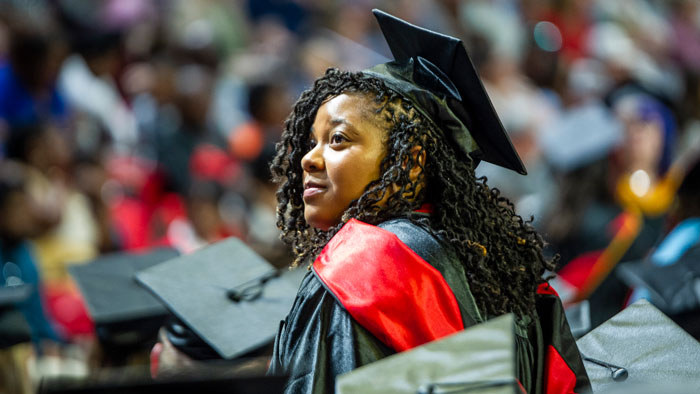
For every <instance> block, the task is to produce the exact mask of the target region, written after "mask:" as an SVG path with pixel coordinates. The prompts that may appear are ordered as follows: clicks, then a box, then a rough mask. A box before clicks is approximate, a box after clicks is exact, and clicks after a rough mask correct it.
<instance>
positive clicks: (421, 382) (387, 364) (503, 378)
mask: <svg viewBox="0 0 700 394" xmlns="http://www.w3.org/2000/svg"><path fill="white" fill-rule="evenodd" d="M336 392H337V393H340V394H351V393H362V394H372V393H377V394H379V393H412V394H413V393H438V392H459V393H470V392H473V393H516V392H521V391H520V390H519V388H518V382H517V378H516V376H515V334H514V320H513V315H511V314H508V315H504V316H500V317H497V318H495V319H491V320H489V321H487V322H484V323H481V324H479V325H476V326H473V327H470V328H468V329H466V330H464V331H461V332H459V333H457V334H454V335H450V336H448V337H446V338H444V339H441V340H438V341H434V342H430V343H428V344H425V345H423V346H419V347H416V348H414V349H412V350H409V351H406V352H403V353H399V354H395V355H393V356H390V357H387V358H385V359H383V360H379V361H377V362H374V363H372V364H369V365H366V366H363V367H360V368H358V369H356V370H354V371H352V372H349V373H347V374H344V375H341V376H340V377H339V378H338V379H337V381H336Z"/></svg>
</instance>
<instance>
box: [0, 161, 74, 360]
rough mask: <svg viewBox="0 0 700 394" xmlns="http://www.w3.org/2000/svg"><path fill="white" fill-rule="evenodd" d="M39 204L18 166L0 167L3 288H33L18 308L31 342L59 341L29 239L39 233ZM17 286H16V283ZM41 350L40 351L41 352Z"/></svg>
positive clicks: (8, 163)
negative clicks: (48, 310) (50, 317)
mask: <svg viewBox="0 0 700 394" xmlns="http://www.w3.org/2000/svg"><path fill="white" fill-rule="evenodd" d="M37 219H38V215H37V212H36V204H35V201H34V200H33V198H32V196H31V195H30V194H29V193H28V192H27V190H26V173H25V172H24V170H23V168H22V167H21V166H19V165H17V164H16V163H12V162H4V163H2V165H0V259H1V260H2V283H1V284H2V285H3V286H9V285H13V283H14V282H13V281H20V282H21V283H26V284H31V285H33V289H32V295H31V296H30V297H29V299H27V300H26V301H24V302H23V303H22V304H20V305H19V309H20V310H21V311H22V312H23V314H24V316H25V318H26V319H27V322H28V323H29V326H30V327H31V333H32V342H34V344H35V345H36V346H39V345H40V344H41V342H42V341H43V340H49V341H59V340H61V337H60V336H59V334H58V333H57V332H56V330H55V329H54V327H53V325H52V324H51V321H50V319H49V317H48V315H47V311H46V305H45V304H44V299H43V296H42V291H43V288H42V284H43V282H42V277H41V275H40V270H39V266H38V263H37V260H36V258H35V257H34V250H33V247H32V245H31V243H30V242H29V239H30V238H32V237H34V236H36V235H37V234H38V233H39V231H40V224H39V221H38V220H37ZM14 284H17V283H14ZM39 350H40V349H39Z"/></svg>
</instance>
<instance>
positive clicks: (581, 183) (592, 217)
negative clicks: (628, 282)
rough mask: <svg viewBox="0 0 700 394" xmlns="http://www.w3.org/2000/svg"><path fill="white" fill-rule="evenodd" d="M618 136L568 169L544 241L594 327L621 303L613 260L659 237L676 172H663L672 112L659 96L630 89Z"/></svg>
mask: <svg viewBox="0 0 700 394" xmlns="http://www.w3.org/2000/svg"><path fill="white" fill-rule="evenodd" d="M613 109H614V113H615V115H616V117H617V118H618V119H619V121H620V122H621V124H622V139H621V140H620V142H619V145H618V146H617V147H616V148H615V149H613V150H612V151H611V152H610V153H609V154H608V155H607V156H605V157H603V158H601V159H599V160H596V161H594V162H592V163H589V164H587V165H583V166H581V167H580V168H579V169H577V170H575V171H571V172H570V173H569V174H567V175H566V177H565V179H564V182H563V186H562V194H561V195H560V199H561V200H560V203H559V204H558V207H559V208H557V209H555V210H554V211H553V212H552V216H551V220H550V222H549V226H548V234H547V235H548V239H549V240H550V242H552V243H553V245H554V248H555V250H556V251H557V252H559V253H560V255H561V269H560V271H559V275H560V277H561V278H562V279H564V280H565V281H566V282H567V283H568V284H569V285H572V286H573V287H574V288H575V290H574V292H575V296H574V297H573V299H572V300H571V301H579V300H582V299H588V300H589V302H590V308H591V324H592V327H595V326H597V325H599V324H600V323H602V322H603V321H605V320H607V319H608V318H610V317H612V316H613V315H614V314H615V313H617V312H618V311H619V310H620V309H621V308H623V307H624V305H625V301H626V299H627V296H628V288H627V287H626V286H625V285H624V284H623V283H622V282H621V281H620V280H619V279H618V278H617V276H616V275H611V272H613V271H614V270H615V266H616V264H617V263H618V262H620V261H624V260H634V259H640V258H642V257H644V256H645V255H646V254H647V253H648V252H649V250H650V249H651V247H652V246H653V245H654V244H655V243H656V242H657V241H658V239H659V237H660V235H661V233H662V231H663V225H664V220H665V214H666V213H667V212H668V210H669V208H670V206H671V203H672V201H673V197H674V195H675V192H676V188H677V187H678V184H679V174H678V172H677V171H676V170H669V168H670V160H671V158H672V156H671V154H672V149H673V146H674V141H675V123H674V120H673V118H672V115H671V114H670V112H669V111H668V109H667V108H666V107H664V106H663V104H661V103H660V102H659V101H658V100H656V99H654V98H652V97H651V96H647V95H640V94H630V95H626V96H623V97H621V98H619V101H618V102H616V103H615V106H614V107H613Z"/></svg>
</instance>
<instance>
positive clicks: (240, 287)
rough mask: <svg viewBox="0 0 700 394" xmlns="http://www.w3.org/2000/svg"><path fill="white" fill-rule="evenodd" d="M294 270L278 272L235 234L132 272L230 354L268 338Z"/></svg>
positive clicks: (282, 311) (294, 282)
mask: <svg viewBox="0 0 700 394" xmlns="http://www.w3.org/2000/svg"><path fill="white" fill-rule="evenodd" d="M297 271H298V270H297ZM298 276H299V273H298V272H296V271H293V272H288V273H285V274H284V275H282V274H281V273H280V271H278V270H277V269H275V267H273V266H272V265H271V264H270V263H268V262H267V261H265V260H264V259H263V258H262V257H260V256H259V255H257V254H256V253H255V252H254V251H253V250H252V249H250V248H249V247H248V246H247V245H245V244H244V243H243V242H242V241H241V240H239V239H237V238H228V239H226V240H223V241H220V242H217V243H215V244H212V245H209V246H207V247H205V248H203V249H200V250H198V251H196V252H194V253H192V254H189V255H185V256H181V257H179V258H176V259H173V260H170V261H167V262H165V263H163V264H160V265H157V266H155V267H152V268H149V269H147V270H144V271H141V272H139V273H138V274H137V275H136V278H137V280H138V281H139V282H140V283H141V284H142V285H144V286H145V287H146V288H148V289H149V290H150V291H151V292H153V294H155V295H156V296H157V297H158V298H159V299H161V300H162V301H163V302H164V303H165V304H166V306H167V307H168V309H169V310H170V311H171V312H172V313H173V314H175V315H176V316H177V317H178V318H179V319H180V320H181V321H182V322H184V324H185V325H186V326H187V327H188V328H189V329H190V330H192V331H193V332H194V333H195V334H196V335H197V336H198V337H199V338H201V339H202V340H203V341H204V342H205V343H207V344H208V345H209V346H211V347H212V348H213V349H214V350H215V351H216V352H217V353H218V354H219V356H221V358H224V359H228V360H230V359H233V358H236V357H238V356H241V355H244V354H246V353H249V352H251V351H254V350H256V349H259V348H260V347H261V346H263V345H265V344H267V343H269V342H270V341H271V340H272V339H273V338H274V336H275V334H276V331H277V328H278V327H279V323H280V321H281V320H282V319H284V318H285V316H286V315H287V313H288V312H289V310H290V309H291V307H292V303H293V302H294V298H295V297H296V292H297V288H298V285H299V282H300V281H301V280H300V278H298Z"/></svg>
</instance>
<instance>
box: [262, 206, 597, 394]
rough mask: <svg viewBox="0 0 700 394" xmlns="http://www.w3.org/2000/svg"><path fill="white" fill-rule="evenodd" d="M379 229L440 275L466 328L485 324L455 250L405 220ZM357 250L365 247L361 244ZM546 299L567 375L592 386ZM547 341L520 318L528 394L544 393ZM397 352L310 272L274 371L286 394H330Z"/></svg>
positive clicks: (520, 368) (277, 346) (281, 335)
mask: <svg viewBox="0 0 700 394" xmlns="http://www.w3.org/2000/svg"><path fill="white" fill-rule="evenodd" d="M357 223H360V222H357ZM346 226H348V225H347V224H346ZM367 226H368V225H367ZM379 227H380V228H381V229H383V230H388V231H389V232H391V233H393V234H395V235H396V236H397V237H398V242H401V243H403V244H405V245H406V246H408V247H409V248H410V249H411V250H413V251H415V253H416V254H417V255H418V256H419V257H420V258H422V259H423V260H425V261H426V262H428V263H429V264H430V265H431V266H432V267H434V268H435V269H437V271H438V272H439V273H440V274H441V275H442V277H443V278H444V280H445V282H446V283H447V284H448V285H449V288H450V289H451V291H452V293H453V294H454V298H455V299H456V300H457V303H458V305H459V314H460V315H461V318H462V322H463V327H469V326H472V325H475V324H478V323H480V322H482V321H483V318H482V316H481V314H480V312H479V310H478V308H477V306H476V303H475V301H474V298H473V296H472V294H471V292H470V291H469V285H468V283H467V280H466V275H465V273H464V268H463V266H462V264H460V263H459V260H458V259H457V256H456V255H455V253H454V251H453V250H452V248H450V247H447V246H446V245H445V244H443V243H442V242H440V241H439V240H438V239H437V238H435V237H434V236H432V235H431V234H430V233H429V232H428V231H426V230H425V229H423V228H421V227H419V226H417V225H415V224H413V223H411V222H410V221H409V220H407V219H394V220H390V221H387V222H385V223H382V224H381V225H379ZM343 229H345V227H344V228H343ZM341 231H343V230H341ZM338 234H340V232H339V233H338ZM336 236H338V235H336ZM329 245H330V243H329ZM355 247H360V248H362V247H366V246H365V245H362V244H360V245H357V246H355ZM324 251H325V250H324ZM322 254H323V253H322ZM555 298H556V300H555ZM543 299H547V300H548V301H546V302H544V303H543V305H542V307H543V312H544V313H546V314H547V317H548V322H547V324H548V325H552V324H554V326H556V327H557V332H556V335H554V337H556V338H554V340H555V341H556V342H557V343H558V345H557V347H558V348H563V351H562V350H560V353H561V354H562V356H563V357H564V359H565V360H566V364H568V365H569V369H570V370H572V371H575V372H574V375H575V378H576V381H577V383H576V388H577V389H581V388H585V387H588V379H587V377H586V374H585V369H584V368H583V364H582V363H581V360H580V356H579V355H578V350H577V349H576V346H575V342H574V340H573V337H572V336H571V333H570V331H569V329H568V324H567V323H566V318H565V317H564V314H563V309H561V303H558V304H557V303H556V301H558V298H557V297H556V296H554V297H552V296H551V295H543ZM425 307H426V308H431V307H434V305H425ZM557 309H558V310H560V312H561V313H558V314H557V313H555V314H552V313H551V310H557ZM416 312H417V311H415V310H406V311H405V314H407V315H409V316H412V317H413V316H416V315H420V314H419V313H416ZM408 329H409V330H410V329H411V327H408ZM560 330H561V331H563V332H559V331H560ZM545 340H546V341H549V343H551V341H552V335H551V330H548V329H545V330H542V328H541V326H540V322H539V319H534V320H532V319H530V318H523V319H519V322H518V324H517V327H516V347H517V349H516V354H517V360H516V365H517V372H518V377H519V380H520V382H521V384H522V385H523V388H524V389H525V390H526V391H527V392H543V390H544V389H543V387H544V381H543V379H542V378H541V377H542V376H543V375H544V369H545V364H546V362H547V352H546V349H545V348H546V345H548V344H549V343H545V342H544V341H545ZM562 340H563V344H562ZM395 352H396V350H395V349H394V348H392V347H391V346H389V345H387V344H386V343H385V342H383V341H382V340H380V339H378V338H377V336H376V335H374V334H372V333H371V332H370V331H368V329H366V328H365V327H363V326H362V325H360V324H359V323H358V321H357V320H356V319H355V318H354V317H353V316H351V314H350V313H348V311H347V310H346V308H345V307H344V306H343V300H342V299H339V298H338V296H337V294H335V293H334V292H333V291H331V290H330V289H329V288H328V286H327V284H326V283H324V282H323V280H322V279H321V278H320V277H319V274H318V272H317V271H316V270H311V271H310V272H309V273H307V275H306V277H305V278H304V280H303V281H302V284H301V286H300V289H299V292H298V294H297V298H296V300H295V302H294V305H293V306H292V309H291V312H290V313H289V315H288V316H287V318H286V319H285V320H284V321H282V322H281V323H280V328H279V331H278V333H277V336H276V338H275V343H274V350H273V356H272V360H271V364H270V369H269V373H270V374H287V375H289V381H288V384H287V387H286V391H285V392H286V393H331V392H333V391H334V388H335V378H336V377H337V376H338V375H341V374H343V373H346V372H349V371H351V370H353V369H355V368H357V367H360V366H362V365H365V364H369V363H371V362H374V361H377V360H379V359H382V358H384V357H387V356H389V355H391V354H394V353H395Z"/></svg>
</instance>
